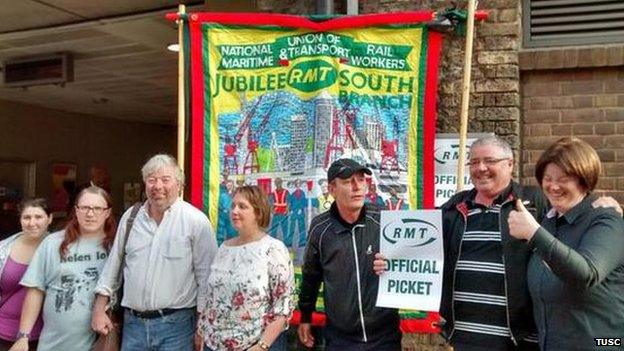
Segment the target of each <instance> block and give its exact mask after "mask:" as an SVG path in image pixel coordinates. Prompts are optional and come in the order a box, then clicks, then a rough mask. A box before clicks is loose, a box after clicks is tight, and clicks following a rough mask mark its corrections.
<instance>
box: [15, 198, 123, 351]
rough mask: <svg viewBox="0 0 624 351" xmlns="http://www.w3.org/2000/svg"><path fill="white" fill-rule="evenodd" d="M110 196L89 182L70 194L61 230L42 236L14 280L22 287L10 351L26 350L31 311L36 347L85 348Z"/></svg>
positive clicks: (91, 337)
mask: <svg viewBox="0 0 624 351" xmlns="http://www.w3.org/2000/svg"><path fill="white" fill-rule="evenodd" d="M111 206H112V200H111V197H110V196H109V195H108V193H106V191H104V190H103V189H101V188H99V187H97V186H91V187H88V188H86V189H84V190H82V191H81V192H80V193H79V194H78V196H77V197H76V205H75V206H74V208H73V210H72V212H71V217H70V220H69V222H68V223H67V226H66V228H65V230H62V231H60V232H56V233H52V234H50V235H48V236H47V237H46V238H45V239H44V240H43V241H42V243H41V245H40V246H39V248H38V249H37V252H36V253H35V255H34V257H33V259H32V261H31V263H30V266H29V267H28V270H27V271H26V274H25V275H24V277H23V278H22V280H21V282H20V284H21V285H23V286H24V287H27V288H28V291H27V293H26V298H25V300H24V308H23V309H22V316H21V320H20V325H19V332H18V334H17V341H16V342H15V343H14V344H13V347H12V348H11V351H21V350H28V338H29V336H30V334H31V333H33V327H34V325H35V321H36V319H37V316H38V315H39V313H40V312H42V309H43V330H42V331H41V336H40V338H39V345H38V348H37V350H39V351H42V350H43V351H45V350H89V349H91V346H92V345H93V342H94V341H95V337H96V335H95V333H94V332H93V331H92V330H91V324H90V322H91V309H92V305H93V297H94V292H93V290H94V288H95V285H96V283H97V280H98V277H99V274H100V271H101V270H102V267H103V266H104V262H105V261H106V257H107V256H108V250H109V248H110V247H111V245H112V243H113V239H114V236H115V229H116V228H115V227H116V223H115V219H114V218H113V216H112V215H111Z"/></svg>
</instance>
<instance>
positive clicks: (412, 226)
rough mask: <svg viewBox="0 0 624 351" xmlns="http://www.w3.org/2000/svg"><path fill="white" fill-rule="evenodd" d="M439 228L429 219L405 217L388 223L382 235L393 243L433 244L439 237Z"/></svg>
mask: <svg viewBox="0 0 624 351" xmlns="http://www.w3.org/2000/svg"><path fill="white" fill-rule="evenodd" d="M438 232H439V229H438V228H437V227H436V226H435V225H433V224H432V223H429V222H427V221H423V220H420V219H412V218H403V219H401V220H397V221H392V222H390V223H388V224H386V225H385V226H384V228H383V230H382V235H383V237H384V239H386V241H388V242H389V243H391V244H396V243H398V242H402V243H403V244H404V245H405V246H407V247H417V246H424V245H427V244H431V243H432V242H434V241H435V240H436V238H437V237H438Z"/></svg>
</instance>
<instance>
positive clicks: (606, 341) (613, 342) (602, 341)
mask: <svg viewBox="0 0 624 351" xmlns="http://www.w3.org/2000/svg"><path fill="white" fill-rule="evenodd" d="M594 342H595V343H596V346H622V338H594Z"/></svg>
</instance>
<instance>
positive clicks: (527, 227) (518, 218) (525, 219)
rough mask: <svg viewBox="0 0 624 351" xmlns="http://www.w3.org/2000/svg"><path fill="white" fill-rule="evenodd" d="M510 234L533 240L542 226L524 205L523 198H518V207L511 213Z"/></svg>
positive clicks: (517, 237)
mask: <svg viewBox="0 0 624 351" xmlns="http://www.w3.org/2000/svg"><path fill="white" fill-rule="evenodd" d="M508 223H509V234H510V235H511V236H513V237H514V238H516V239H521V240H522V239H524V240H531V238H533V235H534V234H535V232H536V231H537V229H538V228H539V227H540V225H539V223H537V221H536V220H535V218H533V215H531V213H530V212H529V211H528V210H527V209H526V207H524V204H523V203H522V200H521V199H516V208H515V210H512V211H511V212H510V213H509V220H508Z"/></svg>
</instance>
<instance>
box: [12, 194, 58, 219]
mask: <svg viewBox="0 0 624 351" xmlns="http://www.w3.org/2000/svg"><path fill="white" fill-rule="evenodd" d="M27 207H38V208H40V209H42V210H43V212H45V213H46V214H47V215H48V217H49V216H50V215H51V214H52V209H50V205H49V204H48V200H46V199H44V198H42V197H36V198H32V197H29V198H25V199H24V200H22V202H20V204H19V206H17V210H18V211H19V213H20V214H22V212H24V210H25V209H26V208H27Z"/></svg>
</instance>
